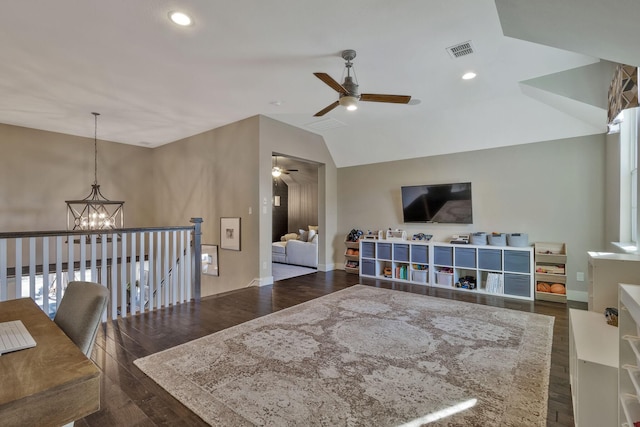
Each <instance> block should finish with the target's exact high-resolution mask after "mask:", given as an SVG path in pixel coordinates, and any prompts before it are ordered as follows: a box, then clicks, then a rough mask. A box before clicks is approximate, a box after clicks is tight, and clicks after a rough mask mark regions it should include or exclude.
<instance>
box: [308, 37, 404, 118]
mask: <svg viewBox="0 0 640 427" xmlns="http://www.w3.org/2000/svg"><path fill="white" fill-rule="evenodd" d="M355 57H356V51H355V50H353V49H347V50H343V51H342V58H343V59H344V60H345V61H347V62H346V63H345V67H346V69H347V76H346V77H345V78H344V83H342V84H340V83H338V82H337V81H335V80H334V79H333V78H332V77H331V76H330V75H329V74H327V73H313V74H314V75H315V76H316V77H317V78H319V79H320V80H322V81H323V82H325V83H326V84H327V85H328V86H329V87H331V88H332V89H333V90H335V91H336V92H338V94H339V95H340V96H339V98H338V100H337V101H336V102H334V103H333V104H330V105H328V106H326V107H325V108H323V109H322V110H320V111H318V112H317V113H316V114H314V117H320V116H324V115H325V114H327V113H328V112H329V111H331V110H333V109H334V108H336V107H337V106H338V105H342V106H344V107H347V110H350V111H353V110H356V109H358V101H368V102H391V103H394V104H408V103H409V101H411V97H410V96H408V95H380V94H375V93H359V92H358V81H357V79H354V78H355V71H354V73H353V74H354V77H352V76H351V68H352V67H353V63H352V62H351V61H352V60H353V59H354V58H355Z"/></svg>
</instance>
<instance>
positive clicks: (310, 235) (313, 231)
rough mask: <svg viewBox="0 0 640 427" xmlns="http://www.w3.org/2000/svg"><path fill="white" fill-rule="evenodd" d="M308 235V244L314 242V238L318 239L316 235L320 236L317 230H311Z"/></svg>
mask: <svg viewBox="0 0 640 427" xmlns="http://www.w3.org/2000/svg"><path fill="white" fill-rule="evenodd" d="M308 233H309V234H308V235H307V242H310V241H312V240H313V238H314V237H316V235H317V234H318V233H317V232H316V230H309V231H308Z"/></svg>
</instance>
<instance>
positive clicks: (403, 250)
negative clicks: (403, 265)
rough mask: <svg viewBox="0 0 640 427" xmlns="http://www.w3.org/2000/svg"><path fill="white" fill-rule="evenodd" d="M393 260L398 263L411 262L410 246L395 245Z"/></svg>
mask: <svg viewBox="0 0 640 427" xmlns="http://www.w3.org/2000/svg"><path fill="white" fill-rule="evenodd" d="M393 259H394V260H396V261H404V262H409V245H405V244H400V245H398V244H394V245H393Z"/></svg>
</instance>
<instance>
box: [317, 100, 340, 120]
mask: <svg viewBox="0 0 640 427" xmlns="http://www.w3.org/2000/svg"><path fill="white" fill-rule="evenodd" d="M338 105H340V102H339V101H336V102H334V103H333V104H329V105H327V106H326V107H324V108H323V109H322V110H320V111H318V112H317V113H315V114H314V115H313V117H320V116H324V115H325V114H327V113H328V112H329V111H331V110H333V109H334V108H336V107H337V106H338Z"/></svg>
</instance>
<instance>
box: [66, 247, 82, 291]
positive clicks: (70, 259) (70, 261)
mask: <svg viewBox="0 0 640 427" xmlns="http://www.w3.org/2000/svg"><path fill="white" fill-rule="evenodd" d="M82 237H83V236H80V239H82ZM74 239H75V237H74V236H67V251H68V255H67V275H68V276H67V278H68V281H69V282H73V281H74V280H76V273H75V272H76V267H75V259H76V258H75V255H74V253H73V252H74V247H75V243H74ZM65 289H66V287H65Z"/></svg>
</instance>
